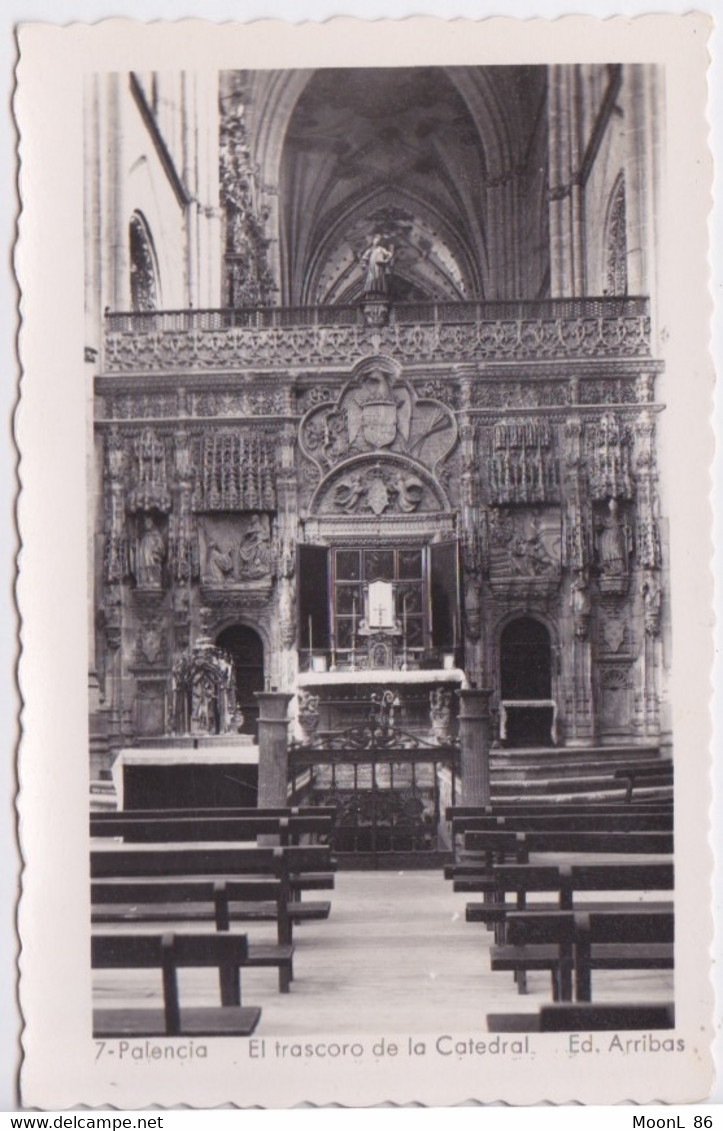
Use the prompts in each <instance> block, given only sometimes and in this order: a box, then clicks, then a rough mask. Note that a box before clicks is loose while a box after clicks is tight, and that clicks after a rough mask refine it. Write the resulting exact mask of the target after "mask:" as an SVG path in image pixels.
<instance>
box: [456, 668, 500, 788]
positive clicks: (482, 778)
mask: <svg viewBox="0 0 723 1131" xmlns="http://www.w3.org/2000/svg"><path fill="white" fill-rule="evenodd" d="M457 694H458V695H459V744H460V748H461V753H462V758H461V763H462V764H461V778H462V804H463V805H489V803H490V738H491V720H490V695H491V694H492V691H491V690H490V689H489V688H468V689H465V690H462V691H458V692H457Z"/></svg>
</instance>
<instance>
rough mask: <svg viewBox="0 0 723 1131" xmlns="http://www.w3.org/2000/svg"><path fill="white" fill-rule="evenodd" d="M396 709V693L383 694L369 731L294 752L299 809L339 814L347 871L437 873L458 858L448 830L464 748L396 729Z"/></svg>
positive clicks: (322, 736)
mask: <svg viewBox="0 0 723 1131" xmlns="http://www.w3.org/2000/svg"><path fill="white" fill-rule="evenodd" d="M397 702H398V701H397ZM394 705H395V703H394V697H393V693H391V692H381V693H375V694H374V695H372V700H371V710H370V716H369V721H368V723H366V724H364V725H361V726H352V727H348V728H346V729H343V730H338V731H329V732H323V733H316V734H314V735H313V737H311V736H310V737H309V739H308V740H307V741H305V742H301V743H292V744H291V746H290V749H289V772H290V777H291V782H290V784H291V788H292V804H294V805H300V804H305V805H309V804H311V805H326V806H333V807H334V808H335V809H336V812H337V816H336V821H335V828H334V850H335V853H336V855H337V856H338V858H339V862H340V865H341V866H342V867H348V868H399V867H415V868H420V867H437V866H440V865H441V864H442V863H443V862H445V861H446V860H447V859H449V858H450V853H449V849H448V845H447V843H446V842H445V840H444V838H443V837H442V836H440V827H441V824H442V822H443V821H444V810H445V808H446V806H447V805H453V804H455V801H456V796H457V789H458V781H459V747H458V744H457V742H456V741H455V740H453V739H452V738H451V737H449V735H446V736H445V737H446V741H443V742H440V741H435V740H434V739H427V738H425V737H423V736H420V735H418V734H414V733H412V732H410V731H405V730H402V729H400V728H398V727H395V726H394V717H393V715H394Z"/></svg>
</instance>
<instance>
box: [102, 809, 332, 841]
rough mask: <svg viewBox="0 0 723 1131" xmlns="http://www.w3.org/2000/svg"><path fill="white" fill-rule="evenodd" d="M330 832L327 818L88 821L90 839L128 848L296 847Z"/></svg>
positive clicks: (171, 818)
mask: <svg viewBox="0 0 723 1131" xmlns="http://www.w3.org/2000/svg"><path fill="white" fill-rule="evenodd" d="M331 832H332V822H331V818H330V817H327V816H321V817H319V816H313V817H308V816H298V815H297V816H288V817H287V816H283V817H277V816H268V815H264V816H254V817H235V816H234V817H195V816H194V817H149V818H147V819H146V820H143V821H139V820H137V819H136V818H133V819H131V820H128V819H127V818H126V817H123V816H120V817H116V818H114V819H112V820H109V819H108V818H104V819H103V820H102V821H96V820H95V819H94V816H91V818H90V835H91V837H116V838H119V839H122V840H124V841H126V842H127V843H129V844H163V843H170V842H172V841H173V842H175V843H187V842H196V843H202V842H203V841H218V842H222V841H237V842H242V841H255V840H257V838H258V837H259V836H277V837H278V838H279V843H280V844H281V845H290V844H298V843H299V839H300V837H302V836H314V835H316V836H319V835H321V836H326V837H329V836H330V835H331Z"/></svg>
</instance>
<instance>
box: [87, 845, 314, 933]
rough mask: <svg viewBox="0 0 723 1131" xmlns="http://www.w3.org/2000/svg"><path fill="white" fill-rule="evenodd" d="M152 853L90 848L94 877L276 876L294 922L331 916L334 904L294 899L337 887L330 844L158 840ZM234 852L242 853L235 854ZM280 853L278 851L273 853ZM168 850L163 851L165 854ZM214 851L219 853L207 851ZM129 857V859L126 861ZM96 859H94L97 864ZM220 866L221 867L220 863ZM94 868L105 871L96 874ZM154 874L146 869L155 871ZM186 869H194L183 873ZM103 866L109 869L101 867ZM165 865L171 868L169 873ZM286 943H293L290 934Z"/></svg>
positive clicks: (135, 849) (113, 846) (127, 849)
mask: <svg viewBox="0 0 723 1131" xmlns="http://www.w3.org/2000/svg"><path fill="white" fill-rule="evenodd" d="M146 851H147V853H149V854H153V853H154V852H155V853H156V854H157V855H156V856H155V857H154V856H153V855H148V856H147V857H146V862H144V861H143V860H141V857H139V858H138V860H136V861H131V860H130V857H123V856H122V855H121V854H122V853H123V852H126V853H132V852H143V846H141V845H139V846H138V847H137V848H136V847H132V846H130V845H128V846H122V847H118V846H115V845H110V844H109V846H107V848H106V847H105V846H103V847H100V846H96V847H95V848H94V849H92V852H91V867H92V872H91V874H92V877H93V878H95V879H103V878H104V877H106V878H112V877H113V875H115V877H119V878H123V879H134V878H136V877H144V875H147V877H148V875H150V874H155V875H157V877H162V878H167V879H171V878H173V877H181V875H188V877H193V875H209V874H213V873H214V872H216V873H217V878H218V879H224V878H226V877H229V878H233V877H236V875H253V874H255V873H256V874H260V875H278V877H279V879H282V880H283V882H284V899H285V901H286V903H291V901H292V900H293V903H294V920H295V921H296V922H301V921H302V920H304V918H328V916H329V913H330V904H329V903H328V901H326V903H316V904H310V903H302V901H301V900H295V899H293V896H294V893H295V892H296V891H299V890H309V889H312V888H313V889H317V888H322V887H333V886H334V866H333V865H334V862H333V857H332V854H330V848H329V847H328V846H326V845H300V846H294V845H292V846H287V847H279V848H278V849H275V848H274V847H260V846H257V847H252V846H238V847H236V848H235V849H234V848H232V847H229V848H225V847H224V848H215V849H214V848H212V847H203V846H198V847H195V848H186V847H184V846H183V847H178V846H175V845H172V844H164V843H162V844H158V845H156V847H155V849H154V848H148V849H146ZM234 852H236V853H238V854H239V855H238V856H235V857H234V856H233V855H231V854H233V853H234ZM275 852H276V853H277V855H274V853H275ZM110 853H113V854H118V858H117V860H115V862H114V863H113V862H111V861H110V860H105V862H104V856H107V855H109V854H110ZM164 853H165V855H164ZM213 853H216V854H217V855H215V856H213V855H209V854H213ZM123 861H126V863H123ZM94 862H95V863H94ZM216 865H217V866H216ZM123 866H128V867H130V869H131V871H129V872H122V871H118V869H120V867H123ZM94 867H97V869H100V870H101V871H97V872H94V871H93V869H94ZM152 867H155V869H156V871H155V872H153V873H152V872H145V871H144V869H152ZM184 867H187V869H190V870H191V871H183V869H184ZM103 869H105V870H106V871H103ZM166 869H167V871H166ZM283 941H286V942H291V938H289V939H285V940H283Z"/></svg>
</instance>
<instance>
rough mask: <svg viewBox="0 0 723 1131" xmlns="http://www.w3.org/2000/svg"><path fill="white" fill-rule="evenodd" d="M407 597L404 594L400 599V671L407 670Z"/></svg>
mask: <svg viewBox="0 0 723 1131" xmlns="http://www.w3.org/2000/svg"><path fill="white" fill-rule="evenodd" d="M407 596H408V594H407V593H405V594H404V596H403V597H402V628H403V636H402V642H403V646H404V647H403V653H402V671H403V672H405V671H406V670H407Z"/></svg>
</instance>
